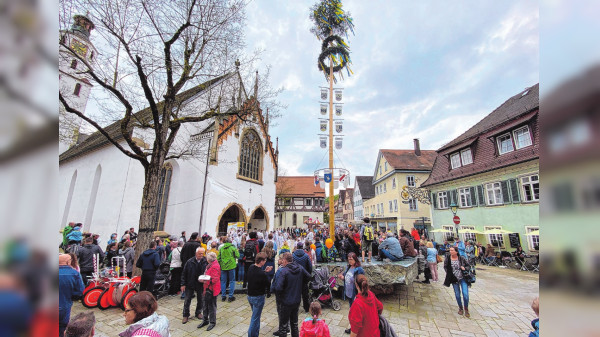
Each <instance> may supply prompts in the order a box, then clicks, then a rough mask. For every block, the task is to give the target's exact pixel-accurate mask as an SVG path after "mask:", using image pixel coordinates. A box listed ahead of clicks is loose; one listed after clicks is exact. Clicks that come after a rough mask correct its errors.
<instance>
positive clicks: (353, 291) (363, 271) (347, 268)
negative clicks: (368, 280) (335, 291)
mask: <svg viewBox="0 0 600 337" xmlns="http://www.w3.org/2000/svg"><path fill="white" fill-rule="evenodd" d="M349 269H350V265H348V266H347V267H346V270H344V276H346V273H347V272H348V270H349ZM361 274H362V275H364V274H365V270H364V269H363V268H362V267H356V269H354V280H356V277H357V276H358V275H361ZM345 297H346V292H345V291H344V299H345ZM355 297H356V287H352V298H355Z"/></svg>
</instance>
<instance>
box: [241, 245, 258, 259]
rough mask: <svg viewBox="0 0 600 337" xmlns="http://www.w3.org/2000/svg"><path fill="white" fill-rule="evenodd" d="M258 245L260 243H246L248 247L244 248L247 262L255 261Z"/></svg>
mask: <svg viewBox="0 0 600 337" xmlns="http://www.w3.org/2000/svg"><path fill="white" fill-rule="evenodd" d="M257 245H258V241H248V242H246V247H244V259H245V260H246V262H251V261H254V258H255V257H256V246H257Z"/></svg>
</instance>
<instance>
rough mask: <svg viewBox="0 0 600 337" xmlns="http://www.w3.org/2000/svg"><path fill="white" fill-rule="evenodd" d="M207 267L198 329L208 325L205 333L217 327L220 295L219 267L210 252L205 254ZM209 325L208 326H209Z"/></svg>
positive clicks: (213, 254) (215, 256) (215, 255)
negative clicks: (202, 312) (202, 306)
mask: <svg viewBox="0 0 600 337" xmlns="http://www.w3.org/2000/svg"><path fill="white" fill-rule="evenodd" d="M206 260H207V261H208V266H206V271H205V272H204V275H208V276H210V280H207V281H203V282H204V315H203V318H204V320H203V321H202V323H200V325H198V329H200V328H202V327H204V326H206V325H208V328H206V331H210V330H212V329H213V328H214V327H215V325H217V296H219V294H220V293H221V266H219V262H217V254H215V253H214V252H210V253H208V254H206ZM209 323H210V324H209Z"/></svg>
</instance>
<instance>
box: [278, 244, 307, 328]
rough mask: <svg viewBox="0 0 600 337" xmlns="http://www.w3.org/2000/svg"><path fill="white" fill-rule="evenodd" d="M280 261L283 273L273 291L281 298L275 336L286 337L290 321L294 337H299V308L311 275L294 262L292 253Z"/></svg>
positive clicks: (284, 254) (284, 255)
mask: <svg viewBox="0 0 600 337" xmlns="http://www.w3.org/2000/svg"><path fill="white" fill-rule="evenodd" d="M280 261H281V272H279V275H278V276H277V280H276V281H275V284H274V286H273V290H275V293H276V295H277V296H279V297H280V298H281V315H280V316H279V332H278V333H277V334H273V335H275V336H280V337H284V336H286V335H287V334H286V331H285V330H286V328H285V325H286V323H287V322H288V321H289V323H290V330H291V332H292V337H298V336H299V331H298V308H299V307H300V297H301V296H300V295H301V293H302V284H303V283H308V280H309V278H310V274H308V272H306V270H304V268H302V267H301V266H300V265H299V264H298V263H296V262H294V259H293V258H292V254H290V253H283V255H282V256H281V258H280Z"/></svg>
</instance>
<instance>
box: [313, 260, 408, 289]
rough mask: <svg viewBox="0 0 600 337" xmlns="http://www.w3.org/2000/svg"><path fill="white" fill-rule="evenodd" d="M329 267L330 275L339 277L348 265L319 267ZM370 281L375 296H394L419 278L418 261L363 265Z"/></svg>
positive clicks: (375, 262)
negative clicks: (402, 287) (400, 288)
mask: <svg viewBox="0 0 600 337" xmlns="http://www.w3.org/2000/svg"><path fill="white" fill-rule="evenodd" d="M319 266H320V267H327V268H328V269H329V274H330V275H338V274H340V273H343V272H344V271H345V270H346V266H347V264H346V263H343V262H334V263H321V264H318V265H317V268H318V267H319ZM362 268H363V269H364V270H365V274H366V276H367V278H368V279H369V285H370V286H371V290H372V291H373V293H375V294H393V293H395V292H397V291H398V289H399V287H400V286H401V285H411V284H412V282H413V281H414V279H415V278H416V277H417V273H418V266H417V259H415V258H407V259H406V260H402V261H398V262H379V261H373V262H370V263H365V264H363V265H362ZM337 282H338V286H343V285H344V283H343V281H341V280H339V279H338V281H337Z"/></svg>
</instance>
